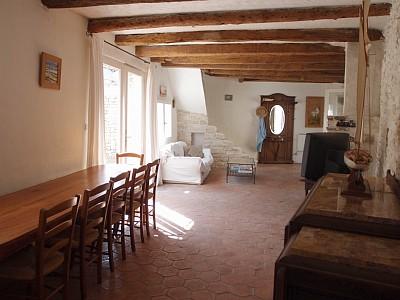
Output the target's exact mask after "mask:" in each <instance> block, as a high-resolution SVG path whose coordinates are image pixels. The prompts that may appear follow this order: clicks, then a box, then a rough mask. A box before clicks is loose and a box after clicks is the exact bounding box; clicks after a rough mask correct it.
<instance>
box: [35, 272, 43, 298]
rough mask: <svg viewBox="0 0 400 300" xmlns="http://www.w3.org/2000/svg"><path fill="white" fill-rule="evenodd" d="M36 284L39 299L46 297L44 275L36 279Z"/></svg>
mask: <svg viewBox="0 0 400 300" xmlns="http://www.w3.org/2000/svg"><path fill="white" fill-rule="evenodd" d="M35 285H36V286H35V288H34V293H35V294H36V295H35V296H36V297H37V299H39V300H44V299H46V296H45V290H44V279H43V276H40V277H39V278H37V279H36V282H35ZM36 297H35V298H36Z"/></svg>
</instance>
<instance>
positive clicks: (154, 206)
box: [153, 195, 157, 230]
mask: <svg viewBox="0 0 400 300" xmlns="http://www.w3.org/2000/svg"><path fill="white" fill-rule="evenodd" d="M153 228H154V230H156V229H157V225H156V198H155V195H154V197H153Z"/></svg>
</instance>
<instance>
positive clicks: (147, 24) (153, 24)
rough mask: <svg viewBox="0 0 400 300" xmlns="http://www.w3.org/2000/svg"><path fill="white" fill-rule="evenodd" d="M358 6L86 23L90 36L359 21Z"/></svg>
mask: <svg viewBox="0 0 400 300" xmlns="http://www.w3.org/2000/svg"><path fill="white" fill-rule="evenodd" d="M359 9H360V6H359V5H353V6H320V7H305V8H279V9H262V10H242V11H219V12H200V13H179V14H164V15H147V16H133V17H114V18H102V19H92V20H89V24H88V31H89V32H104V31H117V30H129V29H143V28H162V27H173V26H205V25H226V24H251V23H273V22H295V21H313V20H336V19H342V18H358V16H359ZM390 9H391V4H390V3H378V4H372V5H371V7H370V11H369V15H370V16H386V15H389V14H390Z"/></svg>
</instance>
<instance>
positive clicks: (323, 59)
mask: <svg viewBox="0 0 400 300" xmlns="http://www.w3.org/2000/svg"><path fill="white" fill-rule="evenodd" d="M151 61H153V62H160V63H174V64H260V63H295V62H296V63H298V62H302V63H306V62H313V63H344V62H345V55H344V53H343V54H330V55H313V56H311V55H296V54H293V55H284V56H278V55H270V54H259V55H257V56H255V55H227V56H189V57H153V58H151Z"/></svg>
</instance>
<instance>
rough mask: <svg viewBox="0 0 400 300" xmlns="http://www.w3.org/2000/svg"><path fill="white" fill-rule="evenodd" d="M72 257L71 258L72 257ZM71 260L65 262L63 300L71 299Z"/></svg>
mask: <svg viewBox="0 0 400 300" xmlns="http://www.w3.org/2000/svg"><path fill="white" fill-rule="evenodd" d="M70 257H71V256H70ZM70 260H71V258H69V260H68V261H65V262H64V282H63V283H64V287H63V300H68V299H69V268H70V265H71V263H70Z"/></svg>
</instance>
